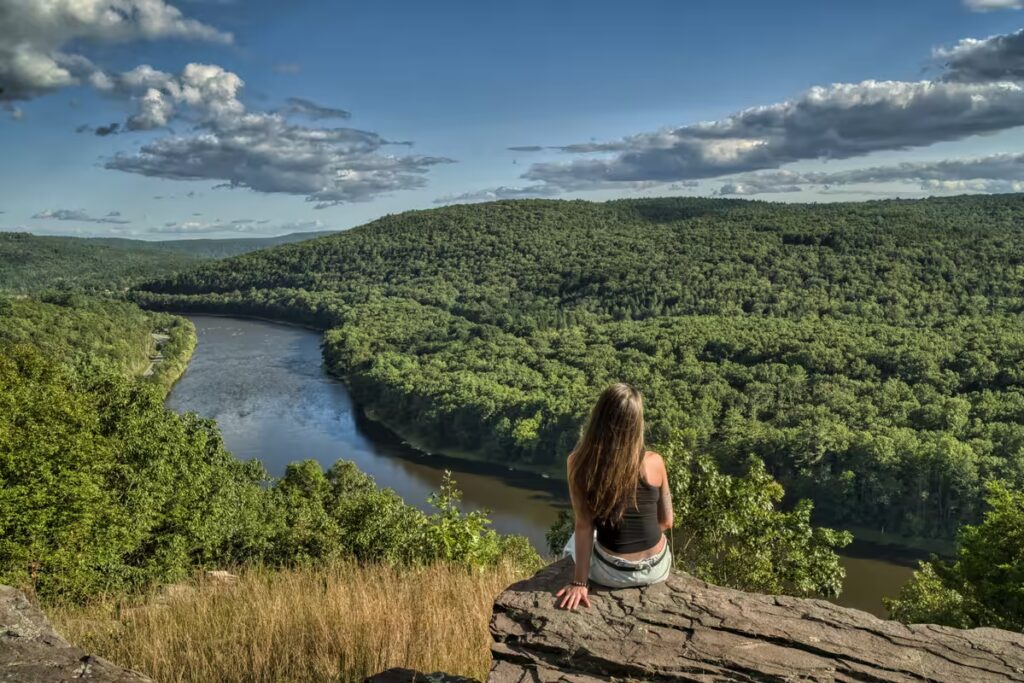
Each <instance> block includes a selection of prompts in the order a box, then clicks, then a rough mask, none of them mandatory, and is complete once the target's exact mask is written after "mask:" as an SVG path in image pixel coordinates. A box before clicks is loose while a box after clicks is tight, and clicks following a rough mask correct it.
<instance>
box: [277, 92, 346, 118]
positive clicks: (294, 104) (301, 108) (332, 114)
mask: <svg viewBox="0 0 1024 683" xmlns="http://www.w3.org/2000/svg"><path fill="white" fill-rule="evenodd" d="M285 101H286V102H287V106H285V107H284V108H282V109H281V110H280V111H281V113H282V114H284V115H285V116H288V115H299V116H305V117H307V118H310V119H313V120H314V121H320V120H322V119H347V118H350V117H351V116H352V114H351V113H349V112H347V111H345V110H344V109H335V108H334V107H323V106H321V105H319V104H317V103H315V102H312V101H310V100H307V99H304V98H302V97H289V98H288V99H287V100H285Z"/></svg>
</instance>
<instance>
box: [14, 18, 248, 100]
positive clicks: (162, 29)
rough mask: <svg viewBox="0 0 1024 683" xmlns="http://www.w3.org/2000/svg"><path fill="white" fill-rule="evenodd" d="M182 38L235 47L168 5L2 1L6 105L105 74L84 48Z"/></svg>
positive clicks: (228, 37) (228, 38) (226, 36)
mask: <svg viewBox="0 0 1024 683" xmlns="http://www.w3.org/2000/svg"><path fill="white" fill-rule="evenodd" d="M164 38H176V39H184V40H204V41H212V42H219V43H230V42H231V41H232V36H231V34H229V33H223V32H221V31H218V30H217V29H215V28H213V27H211V26H208V25H206V24H203V23H201V22H198V21H196V20H194V19H189V18H187V17H185V16H184V15H183V14H182V13H181V11H180V10H178V9H177V8H175V7H173V6H171V5H168V4H167V3H166V2H164V1H163V0H45V1H43V0H34V1H33V0H0V89H2V90H0V100H28V99H32V98H35V97H38V96H40V95H44V94H46V93H48V92H52V91H54V90H57V89H59V88H63V87H66V86H70V85H76V84H79V83H82V82H89V83H92V84H94V85H95V84H96V83H97V82H99V83H102V81H103V78H104V76H103V74H102V71H101V70H100V69H98V68H97V67H96V66H95V65H93V63H92V62H91V61H90V60H89V59H88V58H87V57H85V56H84V55H82V54H79V53H77V52H72V51H70V50H74V49H79V48H80V46H81V45H82V44H83V43H90V42H91V43H120V42H128V41H136V40H157V39H164Z"/></svg>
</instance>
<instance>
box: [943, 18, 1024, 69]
mask: <svg viewBox="0 0 1024 683" xmlns="http://www.w3.org/2000/svg"><path fill="white" fill-rule="evenodd" d="M935 56H936V57H937V58H939V59H942V60H945V62H946V72H945V74H944V76H943V77H944V78H945V79H946V80H950V81H963V82H984V81H1019V80H1021V79H1022V78H1024V29H1022V30H1020V31H1017V32H1016V33H1009V34H1004V35H997V36H992V37H990V38H985V39H982V40H978V39H976V38H965V39H963V40H961V41H960V42H959V43H957V44H956V45H954V46H953V47H951V48H945V49H942V48H940V49H938V50H936V51H935Z"/></svg>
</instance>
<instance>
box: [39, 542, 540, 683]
mask: <svg viewBox="0 0 1024 683" xmlns="http://www.w3.org/2000/svg"><path fill="white" fill-rule="evenodd" d="M520 578H523V577H522V575H521V570H516V569H514V568H512V567H510V566H499V567H496V568H492V569H486V570H467V569H465V568H464V567H459V566H453V565H446V564H435V565H430V566H425V567H386V566H379V565H374V566H359V565H357V564H355V563H351V562H341V563H338V564H334V565H332V566H330V567H327V568H309V569H290V570H279V571H271V570H261V569H251V570H246V571H243V572H241V574H240V576H239V580H238V581H237V582H235V583H232V584H223V583H218V582H213V581H208V580H207V581H199V582H198V583H197V584H196V586H195V588H194V589H182V590H175V591H164V593H163V595H157V594H154V595H152V596H149V597H148V598H146V599H145V600H143V601H141V602H140V603H139V604H137V605H135V606H126V604H125V603H124V602H123V601H117V600H113V599H111V600H104V601H100V602H96V603H93V604H90V605H86V606H81V607H62V608H54V609H52V610H50V618H51V619H52V621H53V622H54V625H55V626H56V627H57V629H58V631H60V632H61V633H62V634H63V635H64V636H65V637H66V638H68V639H69V640H70V641H71V642H73V643H75V644H77V645H79V646H80V647H83V648H85V649H87V650H88V651H89V652H90V653H91V654H95V655H99V656H102V657H106V658H107V659H110V660H112V661H114V662H116V663H118V664H120V665H122V666H127V667H130V668H133V669H136V670H139V671H142V672H144V673H146V674H148V675H150V676H152V677H153V678H155V679H156V680H157V681H204V682H205V681H225V682H231V681H361V680H362V679H363V678H364V677H366V676H368V675H371V674H374V673H377V672H379V671H383V670H384V669H387V668H390V667H393V666H404V667H410V668H414V669H419V670H420V671H424V672H431V671H446V672H448V673H453V674H460V675H464V676H472V677H475V678H479V679H484V678H486V675H487V670H488V668H489V666H490V655H489V651H488V648H489V644H490V635H489V633H488V628H487V625H488V621H489V619H490V614H491V606H492V604H493V602H494V598H495V597H496V596H497V594H498V593H499V592H501V591H502V590H503V589H504V588H505V587H507V586H508V585H509V584H510V583H512V582H513V581H515V580H518V579H520Z"/></svg>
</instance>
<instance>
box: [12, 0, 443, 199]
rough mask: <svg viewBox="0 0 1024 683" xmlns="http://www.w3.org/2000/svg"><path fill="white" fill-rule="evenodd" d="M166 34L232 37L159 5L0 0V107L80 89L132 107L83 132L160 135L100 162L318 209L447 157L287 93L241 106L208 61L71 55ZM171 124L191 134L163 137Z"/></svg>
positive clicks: (403, 182) (380, 189)
mask: <svg viewBox="0 0 1024 683" xmlns="http://www.w3.org/2000/svg"><path fill="white" fill-rule="evenodd" d="M171 38H173V39H182V40H202V41H208V42H214V43H224V44H227V43H231V42H232V41H233V38H232V36H231V34H230V33H225V32H222V31H219V30H218V29H216V28H214V27H212V26H208V25H206V24H203V23H201V22H199V21H196V20H194V19H189V18H187V17H185V16H184V15H183V14H182V13H181V11H179V10H178V9H177V8H175V7H173V6H171V5H169V4H167V3H166V2H164V1H163V0H46V1H45V2H42V1H38V2H29V1H28V0H0V89H2V90H0V101H2V102H0V104H2V106H3V107H4V108H5V109H6V110H7V111H8V112H9V113H10V114H11V116H12V117H15V118H17V117H19V116H20V115H21V113H20V110H18V109H16V108H14V107H13V105H11V104H10V102H13V101H15V100H29V99H33V98H35V97H39V96H41V95H45V94H47V93H51V92H53V91H55V90H58V89H60V88H64V87H68V86H73V85H86V86H89V87H92V88H94V89H95V90H97V91H99V92H101V93H103V94H105V95H107V96H108V97H111V98H114V99H119V100H122V101H127V102H129V103H130V104H131V105H132V108H133V110H134V111H133V113H132V114H131V115H130V116H128V117H127V118H126V119H125V120H124V121H115V122H111V123H106V124H104V125H99V126H95V127H93V126H89V125H85V126H80V127H79V128H78V130H79V131H80V132H92V133H93V134H95V135H98V136H101V137H105V136H110V135H115V134H122V133H131V132H141V131H164V132H166V134H165V135H164V136H163V137H160V138H158V139H155V140H150V141H148V142H146V143H145V144H143V145H142V146H141V147H139V148H138V150H137V151H135V152H133V153H121V154H117V155H115V156H113V157H111V158H109V159H107V160H106V161H105V163H104V166H105V167H106V168H108V169H112V170H117V171H123V172H126V173H135V174H139V175H144V176H149V177H154V178H164V179H170V180H208V181H212V182H214V183H217V184H218V185H219V186H222V187H231V188H248V189H251V190H254V191H257V192H267V193H282V194H293V195H299V196H304V197H305V198H306V199H307V200H308V201H311V202H315V203H316V205H317V207H319V208H323V207H327V206H332V205H335V204H340V203H345V202H359V201H367V200H370V199H373V198H375V197H377V196H379V195H381V194H385V193H390V192H393V191H398V190H409V189H415V188H420V187H423V186H424V185H425V184H426V177H425V176H426V174H427V172H428V171H429V170H430V169H431V168H432V167H434V166H436V165H438V164H444V163H449V162H450V161H451V160H450V159H446V158H442V157H432V156H424V155H412V154H404V155H396V154H391V153H389V152H388V150H389V149H390V148H391V147H393V146H398V145H408V144H409V143H405V142H401V143H399V142H392V141H389V140H386V139H384V138H383V137H381V136H380V135H378V134H377V133H374V132H370V131H365V130H360V129H356V128H347V127H325V126H321V125H316V124H320V123H321V122H325V121H333V120H339V119H347V118H349V117H350V116H351V115H350V114H349V112H347V111H345V110H343V109H338V108H336V107H330V106H324V105H321V104H318V103H315V102H312V101H310V100H308V99H304V98H299V97H290V98H287V99H286V100H285V104H284V106H283V107H281V108H279V109H277V110H271V111H266V112H258V111H250V110H249V109H248V108H247V107H246V105H245V104H244V103H243V101H242V99H241V95H242V91H243V88H244V86H245V83H244V81H243V80H242V78H241V77H240V76H239V75H238V74H235V73H233V72H231V71H228V70H226V69H224V68H223V67H221V66H219V65H216V64H199V63H189V64H186V65H185V66H184V68H183V69H182V70H181V71H180V72H178V73H169V72H166V71H161V70H159V69H155V68H153V67H152V66H150V65H148V64H142V65H139V66H136V67H135V68H133V69H130V70H128V71H124V72H111V71H107V70H104V69H102V68H100V67H99V66H97V65H95V64H93V62H92V61H90V59H89V58H88V57H86V56H85V55H84V54H82V53H81V51H80V49H81V46H83V45H85V44H88V43H120V42H128V41H138V40H157V39H171ZM296 119H299V120H301V121H303V122H297V121H296ZM175 122H180V123H182V124H184V126H183V128H184V129H187V130H188V132H187V133H183V134H175V133H173V132H171V130H170V129H171V126H172V124H173V123H175Z"/></svg>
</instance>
